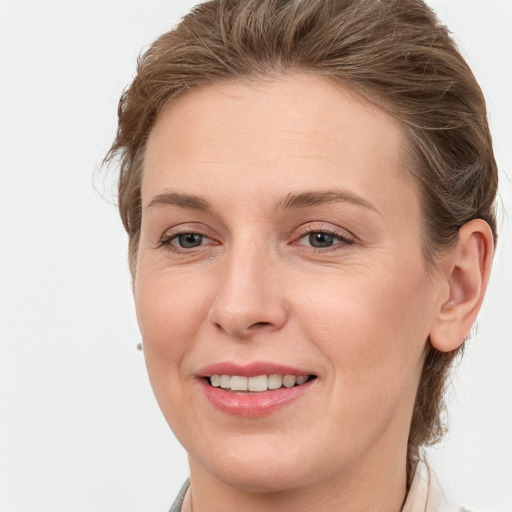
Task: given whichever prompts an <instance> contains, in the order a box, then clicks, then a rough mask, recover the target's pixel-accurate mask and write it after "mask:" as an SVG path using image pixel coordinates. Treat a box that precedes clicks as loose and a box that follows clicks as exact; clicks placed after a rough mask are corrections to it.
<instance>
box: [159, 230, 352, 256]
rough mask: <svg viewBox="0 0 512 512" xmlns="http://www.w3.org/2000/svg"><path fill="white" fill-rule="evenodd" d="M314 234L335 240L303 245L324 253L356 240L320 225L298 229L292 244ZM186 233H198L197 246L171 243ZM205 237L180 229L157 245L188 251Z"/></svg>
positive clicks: (202, 234)
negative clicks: (317, 245) (316, 245)
mask: <svg viewBox="0 0 512 512" xmlns="http://www.w3.org/2000/svg"><path fill="white" fill-rule="evenodd" d="M315 234H322V235H328V236H331V237H333V238H334V239H335V242H334V243H333V245H331V246H328V247H322V248H319V247H313V246H311V245H309V246H306V245H304V246H306V247H308V250H310V251H314V252H319V253H325V252H329V251H335V250H340V249H342V248H343V247H344V248H347V246H350V245H353V244H355V243H356V240H354V239H353V238H349V237H347V236H345V235H343V234H341V233H340V232H339V231H337V230H335V229H329V228H324V227H321V228H318V229H311V228H310V227H309V228H305V229H303V230H302V231H300V230H299V236H298V237H297V238H296V239H295V242H293V243H292V245H303V244H300V243H299V242H300V241H301V240H303V239H304V238H306V237H308V236H311V235H315ZM186 235H198V236H200V237H202V240H201V244H200V245H198V246H194V247H188V248H187V247H180V246H179V245H175V244H173V243H172V242H173V240H177V239H178V238H179V237H181V236H186ZM205 239H210V240H212V239H211V238H210V237H208V236H207V235H205V234H204V233H201V232H199V231H194V230H190V231H181V232H178V233H168V234H164V235H163V236H162V237H161V239H160V241H159V247H165V248H166V249H167V250H170V251H173V252H178V253H188V252H191V251H192V250H195V249H199V248H201V247H202V246H203V245H206V244H205V243H202V242H203V241H204V240H205ZM336 242H337V243H336ZM214 245H217V244H216V243H215V242H214Z"/></svg>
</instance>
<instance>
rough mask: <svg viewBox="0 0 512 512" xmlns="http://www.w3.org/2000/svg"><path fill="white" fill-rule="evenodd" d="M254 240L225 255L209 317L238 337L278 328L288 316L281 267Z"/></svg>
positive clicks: (229, 333) (224, 330)
mask: <svg viewBox="0 0 512 512" xmlns="http://www.w3.org/2000/svg"><path fill="white" fill-rule="evenodd" d="M269 252H270V251H265V250H255V249H254V245H253V244H247V245H246V247H245V248H244V247H238V248H235V247H233V248H232V249H231V250H230V251H228V253H227V254H226V255H225V257H224V261H223V262H222V269H221V271H220V272H219V275H218V281H217V290H216V294H215V296H214V299H213V303H212V306H211V310H210V315H209V319H210V321H211V322H212V323H213V324H214V325H215V327H216V328H217V329H220V330H222V331H223V332H225V333H227V334H228V335H230V336H232V337H235V338H238V339H248V338H251V337H253V336H254V335H256V334H258V333H262V332H272V331H278V330H280V329H281V328H282V327H283V326H284V325H285V323H286V321H287V318H288V309H287V306H286V301H285V298H284V289H283V286H282V282H283V279H282V276H283V273H282V269H280V268H279V267H280V266H279V264H278V262H277V261H276V259H275V258H273V257H272V255H271V254H269Z"/></svg>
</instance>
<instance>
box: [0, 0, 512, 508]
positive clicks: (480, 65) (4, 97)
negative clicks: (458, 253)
mask: <svg viewBox="0 0 512 512" xmlns="http://www.w3.org/2000/svg"><path fill="white" fill-rule="evenodd" d="M194 3H195V1H191V0H187V1H184V0H180V1H179V2H178V1H172V0H107V1H105V0H89V1H69V0H67V1H66V0H60V1H59V0H0V173H1V176H0V512H28V511H37V512H69V511H73V512H121V511H122V512H135V511H144V512H153V511H154V512H157V511H158V512H160V511H167V510H168V508H169V506H170V504H171V502H172V500H173V498H174V495H175V493H176V492H177V490H178V488H179V487H180V485H181V483H182V482H183V480H184V479H185V478H186V476H187V467H186V457H185V454H184V452H183V450H182V448H181V447H180V446H179V445H178V443H177V442H176V441H175V440H174V438H173V436H172V434H171V433H170V431H169V430H168V427H167V425H166V424H165V422H164V420H163V418H162V417H161V415H160V412H159V410H158V407H157V405H156V402H155V400H154V398H153V395H152V393H151V390H150V388H149V384H148V380H147V377H146V373H145V368H144V363H143V357H142V355H141V354H139V353H138V352H137V351H136V349H135V346H136V343H137V342H138V341H139V337H138V331H137V327H136V322H135V316H134V311H133V306H132V303H131V294H130V279H129V273H128V269H127V265H126V236H125V234H124V232H123V231H122V227H121V224H120V221H119V220H118V218H117V212H116V209H115V207H114V206H113V205H112V202H113V194H112V182H113V179H112V177H107V178H106V177H105V175H104V174H102V173H99V174H98V173H96V177H95V178H94V181H95V183H96V188H98V189H99V190H100V191H99V192H98V191H97V190H95V188H94V186H93V174H94V171H95V170H96V171H97V170H98V167H99V164H100V162H101V159H102V157H103V156H104V153H105V152H106V150H107V149H108V146H109V144H110V142H111V141H112V139H113V136H114V131H115V120H116V108H117V101H118V98H119V95H120V93H121V90H122V89H123V87H124V86H126V85H127V84H128V83H129V81H130V79H131V77H132V75H133V72H134V69H135V60H136V56H137V55H138V53H139V51H140V50H141V49H142V48H143V47H145V46H146V45H148V44H149V43H150V42H151V41H152V40H153V39H154V38H155V37H156V36H157V35H159V34H161V33H163V32H165V31H167V30H169V29H170V27H172V26H173V25H174V24H175V23H176V22H177V20H178V19H179V17H181V16H182V15H183V14H184V13H185V12H187V11H188V9H189V8H190V7H191V6H192V5H193V4H194ZM430 3H431V4H432V5H433V6H434V7H435V8H436V9H437V11H438V13H439V15H440V17H441V18H442V19H443V20H444V21H445V22H447V23H448V25H449V26H450V28H451V29H452V30H453V32H454V34H455V37H456V39H457V40H458V42H459V43H460V44H461V45H462V48H463V52H464V54H465V55H466V57H467V58H468V60H469V63H470V65H471V66H472V67H473V69H474V71H475V74H476V76H477V78H478V80H479V82H480V84H481V86H482V88H483V90H484V93H485V95H486V97H487V100H488V105H489V111H490V119H491V125H492V130H493V134H494V140H495V150H496V156H497V160H498V164H499V167H500V172H501V198H502V201H503V203H504V206H502V207H500V225H501V239H500V244H499V249H498V252H497V254H496V257H495V263H494V274H493V278H492V281H491V286H490V289H489V293H488V297H487V299H486V302H485V304H484V307H483V310H482V313H481V315H480V319H479V328H478V333H477V335H476V336H475V337H474V338H473V340H472V341H471V342H470V344H469V347H468V350H467V353H466V356H465V358H464V360H463V363H462V364H461V366H460V368H459V370H458V372H457V374H456V377H455V378H454V379H453V386H452V388H451V392H450V425H451V431H450V434H449V435H448V437H447V438H446V440H445V441H444V442H443V443H442V444H441V445H440V446H439V447H438V448H436V449H434V450H431V460H432V462H433V464H434V466H435V467H436V470H437V473H438V474H439V475H440V477H441V480H442V481H443V483H444V486H445V488H446V490H447V491H448V493H449V494H450V495H451V496H452V497H453V498H454V499H455V501H457V502H459V503H461V504H465V505H468V506H471V507H474V508H476V509H482V510H486V511H489V512H498V511H500V512H510V511H512V400H511V395H512V372H511V368H512V343H511V341H512V339H511V338H512V334H511V333H512V229H511V221H510V220H509V219H508V218H507V215H506V210H508V211H509V212H510V211H512V185H511V178H512V129H511V120H512V99H511V98H512V94H511V92H512V90H511V84H512V1H511V0H492V1H490V0H437V1H431V2H430ZM507 175H508V176H509V178H507ZM102 196H103V197H102ZM105 197H106V199H105Z"/></svg>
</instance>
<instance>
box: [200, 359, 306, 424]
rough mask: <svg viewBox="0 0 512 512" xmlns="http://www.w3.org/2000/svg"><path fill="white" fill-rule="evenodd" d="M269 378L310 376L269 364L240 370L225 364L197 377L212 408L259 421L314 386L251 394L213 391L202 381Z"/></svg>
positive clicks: (237, 366) (289, 368) (206, 369)
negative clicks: (221, 377)
mask: <svg viewBox="0 0 512 512" xmlns="http://www.w3.org/2000/svg"><path fill="white" fill-rule="evenodd" d="M271 374H279V375H295V376H300V375H311V373H310V372H307V371H304V370H299V369H297V368H292V367H289V366H282V365H276V364H273V363H263V362H257V363H251V364H249V365H243V366H241V365H237V364H234V363H227V362H226V363H217V364H213V365H209V366H206V367H204V368H202V369H201V370H200V371H199V372H198V373H197V376H198V377H199V378H200V384H201V388H202V390H203V392H204V394H205V395H206V398H207V399H208V401H209V402H210V403H211V404H212V405H213V406H214V407H216V408H217V409H219V410H220V411H222V412H225V413H227V414H231V415H235V416H242V417H260V416H265V415H267V414H271V413H273V412H275V411H277V410H278V409H281V408H282V407H285V406H286V405H288V404H290V403H291V402H294V401H295V400H297V399H298V398H300V397H301V396H303V395H304V393H306V392H307V391H308V390H309V389H310V388H311V386H312V385H314V383H315V382H316V379H315V380H309V381H308V382H306V383H305V384H302V385H300V386H295V387H292V388H279V389H275V390H269V391H262V392H260V393H254V394H251V393H245V392H232V391H226V390H224V389H222V388H217V387H213V386H211V385H210V384H209V383H208V381H207V379H206V377H209V376H211V375H239V376H243V377H256V376H258V375H271Z"/></svg>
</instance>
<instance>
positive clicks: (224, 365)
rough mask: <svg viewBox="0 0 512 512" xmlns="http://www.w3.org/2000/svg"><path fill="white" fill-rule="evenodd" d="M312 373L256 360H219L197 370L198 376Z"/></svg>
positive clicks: (298, 374)
mask: <svg viewBox="0 0 512 512" xmlns="http://www.w3.org/2000/svg"><path fill="white" fill-rule="evenodd" d="M272 374H276V375H295V376H297V377H299V376H301V375H314V374H313V372H310V371H307V370H301V369H299V368H294V367H292V366H287V365H282V364H276V363H270V362H264V361H257V362H254V363H249V364H237V363H233V362H228V361H226V362H219V363H213V364H209V365H207V366H204V367H203V368H201V369H200V370H199V371H198V372H197V376H198V377H201V378H203V377H211V376H212V375H238V376H241V377H257V376H258V375H272Z"/></svg>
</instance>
